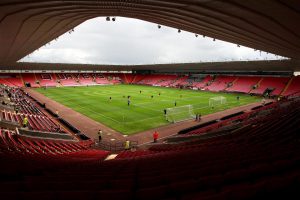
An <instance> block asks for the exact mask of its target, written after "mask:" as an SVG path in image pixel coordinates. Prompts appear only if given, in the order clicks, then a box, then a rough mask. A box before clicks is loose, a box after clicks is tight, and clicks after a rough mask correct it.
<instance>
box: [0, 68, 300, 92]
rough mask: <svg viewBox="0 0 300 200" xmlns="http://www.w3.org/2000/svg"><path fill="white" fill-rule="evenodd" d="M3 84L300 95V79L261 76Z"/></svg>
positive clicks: (93, 77) (9, 81) (9, 77)
mask: <svg viewBox="0 0 300 200" xmlns="http://www.w3.org/2000/svg"><path fill="white" fill-rule="evenodd" d="M1 77H2V78H0V83H2V84H5V85H8V86H12V87H15V86H17V87H23V86H24V84H25V83H30V86H31V87H56V86H86V85H109V84H120V83H127V84H141V85H152V86H160V87H186V88H196V89H201V90H209V91H213V92H218V91H227V92H241V93H252V94H258V95H262V94H263V93H264V92H266V91H267V90H269V94H270V96H279V95H282V96H288V95H290V94H292V93H297V92H299V91H300V89H299V77H294V76H293V77H261V76H245V75H244V76H226V75H216V76H212V75H207V76H206V77H205V78H204V79H202V80H200V81H197V80H196V81H194V80H193V79H189V77H188V76H179V75H163V74H155V75H142V74H122V73H116V74H111V73H107V74H99V73H56V74H52V73H44V74H39V73H37V74H34V73H26V74H2V75H1Z"/></svg>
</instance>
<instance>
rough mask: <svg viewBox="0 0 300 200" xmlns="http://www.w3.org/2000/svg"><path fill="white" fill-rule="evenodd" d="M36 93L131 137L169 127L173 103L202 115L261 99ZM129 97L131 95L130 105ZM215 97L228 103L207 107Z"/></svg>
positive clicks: (96, 89) (177, 92)
mask: <svg viewBox="0 0 300 200" xmlns="http://www.w3.org/2000/svg"><path fill="white" fill-rule="evenodd" d="M36 90H37V91H38V92H40V93H42V94H43V95H45V96H47V97H49V98H51V99H53V100H55V101H57V102H59V103H61V104H63V105H65V106H67V107H69V108H71V109H73V110H75V111H77V112H80V113H81V114H84V115H86V116H87V117H89V118H91V119H93V120H95V121H98V122H100V123H102V124H105V125H106V126H108V127H110V128H112V129H115V130H117V131H119V132H121V133H123V134H134V133H138V132H141V131H144V130H148V129H151V128H155V127H159V126H162V125H166V124H169V123H170V122H168V121H167V120H166V118H165V116H164V109H166V108H172V107H174V106H175V102H176V104H177V105H176V106H177V107H179V106H184V105H193V109H194V112H195V113H201V115H202V116H203V115H207V114H210V113H214V112H218V111H222V110H225V109H228V108H232V107H237V106H241V105H245V104H250V103H253V102H258V101H261V98H260V97H254V96H249V95H246V94H229V93H213V92H208V91H193V90H181V89H175V88H163V87H151V86H140V85H108V86H89V87H86V86H82V87H58V88H47V89H44V88H37V89H36ZM140 91H141V92H140ZM128 96H130V105H129V106H128ZM152 96H153V97H152ZM218 96H223V97H226V100H227V103H226V104H220V105H217V106H215V107H214V108H211V107H209V98H212V97H218ZM237 96H239V97H240V99H239V100H237V98H236V97H237ZM110 97H111V100H110Z"/></svg>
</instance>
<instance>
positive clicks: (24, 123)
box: [23, 116, 28, 128]
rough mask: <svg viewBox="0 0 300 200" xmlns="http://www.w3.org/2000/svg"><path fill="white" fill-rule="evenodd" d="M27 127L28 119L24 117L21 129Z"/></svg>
mask: <svg viewBox="0 0 300 200" xmlns="http://www.w3.org/2000/svg"><path fill="white" fill-rule="evenodd" d="M27 126H28V118H27V117H26V116H25V117H24V119H23V127H24V128H25V127H27Z"/></svg>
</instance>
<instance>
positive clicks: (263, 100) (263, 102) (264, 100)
mask: <svg viewBox="0 0 300 200" xmlns="http://www.w3.org/2000/svg"><path fill="white" fill-rule="evenodd" d="M265 104H266V99H265V98H263V99H262V105H263V106H264V105H265Z"/></svg>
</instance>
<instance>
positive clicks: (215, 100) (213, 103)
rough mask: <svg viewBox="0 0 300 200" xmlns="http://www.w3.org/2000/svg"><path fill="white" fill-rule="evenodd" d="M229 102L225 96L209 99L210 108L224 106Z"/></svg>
mask: <svg viewBox="0 0 300 200" xmlns="http://www.w3.org/2000/svg"><path fill="white" fill-rule="evenodd" d="M226 102H227V100H226V97H223V96H219V97H212V98H209V102H208V103H209V107H214V106H217V105H222V104H226Z"/></svg>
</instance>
